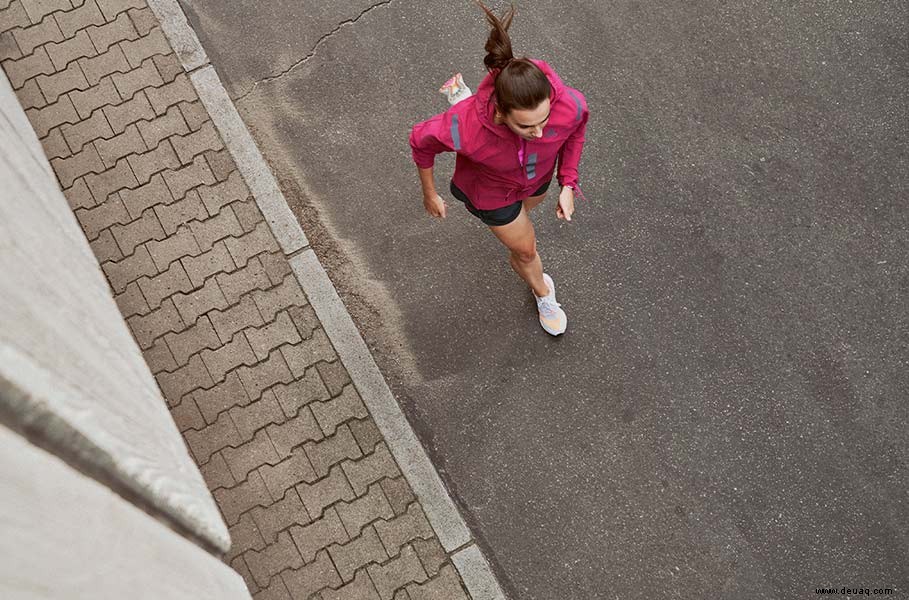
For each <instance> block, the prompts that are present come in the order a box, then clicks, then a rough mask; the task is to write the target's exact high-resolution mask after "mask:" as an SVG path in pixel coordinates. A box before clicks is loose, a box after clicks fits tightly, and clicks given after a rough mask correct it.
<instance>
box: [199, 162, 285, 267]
mask: <svg viewBox="0 0 909 600" xmlns="http://www.w3.org/2000/svg"><path fill="white" fill-rule="evenodd" d="M206 160H207V156H206ZM230 207H231V208H232V209H233V211H234V214H235V215H237V220H238V221H239V222H240V227H242V228H243V233H249V232H250V231H253V230H254V229H255V228H256V225H258V224H259V223H260V222H261V221H263V220H264V219H265V217H263V216H262V211H260V210H259V206H258V205H257V204H256V203H255V201H253V200H246V201H245V202H234V203H232V204H230ZM282 258H283V257H282ZM284 262H285V263H286V262H287V260H286V259H284ZM277 283H280V281H278V282H277Z"/></svg>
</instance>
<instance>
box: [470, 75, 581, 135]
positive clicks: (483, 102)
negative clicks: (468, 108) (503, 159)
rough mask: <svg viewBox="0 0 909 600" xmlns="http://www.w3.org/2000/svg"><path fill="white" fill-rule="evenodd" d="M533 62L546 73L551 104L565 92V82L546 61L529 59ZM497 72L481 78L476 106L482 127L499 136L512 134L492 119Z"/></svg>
mask: <svg viewBox="0 0 909 600" xmlns="http://www.w3.org/2000/svg"><path fill="white" fill-rule="evenodd" d="M530 60H531V62H533V64H535V65H536V66H538V67H539V68H540V70H541V71H543V73H544V74H545V75H546V78H547V79H548V80H549V85H550V86H551V87H552V94H551V95H550V96H549V101H550V102H552V103H553V104H555V103H556V101H558V99H559V98H560V97H561V96H562V95H563V94H564V93H565V84H564V83H562V78H561V77H559V76H558V74H557V73H556V72H555V71H553V70H552V67H550V66H549V64H548V63H547V62H546V61H543V60H536V59H530ZM497 74H498V71H492V72H490V73H487V75H486V77H484V78H483V81H482V82H481V83H480V87H478V88H477V93H476V96H477V101H476V108H477V114H478V116H479V118H480V122H481V123H482V124H483V126H484V127H486V128H487V129H489V130H490V131H492V132H494V133H495V134H496V135H498V136H499V137H507V136H510V135H514V133H512V131H511V130H510V129H508V127H507V126H505V125H497V124H496V123H495V121H494V120H493V118H494V116H495V95H496V90H495V76H496V75H497Z"/></svg>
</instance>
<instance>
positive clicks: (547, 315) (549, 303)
mask: <svg viewBox="0 0 909 600" xmlns="http://www.w3.org/2000/svg"><path fill="white" fill-rule="evenodd" d="M543 281H545V282H546V286H547V287H548V288H549V294H548V295H546V296H543V297H542V298H540V297H539V296H537V295H536V294H534V295H533V297H534V298H536V300H537V311H538V312H539V313H540V325H542V326H543V329H544V330H545V331H546V333H548V334H549V335H562V334H563V333H565V328H566V327H568V317H567V316H566V315H565V311H564V310H562V308H561V306H562V305H561V304H559V303H558V302H556V295H555V283H553V282H552V277H550V276H549V275H547V274H546V273H543Z"/></svg>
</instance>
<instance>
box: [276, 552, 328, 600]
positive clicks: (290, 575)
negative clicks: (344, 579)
mask: <svg viewBox="0 0 909 600" xmlns="http://www.w3.org/2000/svg"><path fill="white" fill-rule="evenodd" d="M281 578H282V579H283V580H284V584H285V585H286V586H287V589H288V591H290V593H291V595H292V596H293V597H294V598H309V597H310V595H311V594H313V593H315V592H317V591H319V590H321V589H322V588H326V587H334V586H339V585H341V580H340V579H339V578H338V572H337V571H336V570H335V567H334V565H333V564H332V562H331V559H330V558H329V556H328V553H327V552H324V551H323V552H321V553H320V554H319V555H318V556H317V557H316V560H315V561H313V562H312V563H310V564H308V565H306V566H305V567H303V568H302V569H299V570H290V571H285V572H284V573H281Z"/></svg>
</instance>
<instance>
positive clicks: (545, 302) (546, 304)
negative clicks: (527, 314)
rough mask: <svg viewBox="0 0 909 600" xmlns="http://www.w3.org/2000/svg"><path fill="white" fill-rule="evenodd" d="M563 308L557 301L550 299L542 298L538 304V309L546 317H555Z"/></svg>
mask: <svg viewBox="0 0 909 600" xmlns="http://www.w3.org/2000/svg"><path fill="white" fill-rule="evenodd" d="M560 306H562V305H561V304H559V303H558V302H556V301H555V300H550V299H549V298H540V300H539V301H538V302H537V309H538V310H539V311H540V312H541V313H542V314H543V316H544V317H547V318H549V317H555V316H556V315H558V314H559V307H560Z"/></svg>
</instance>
